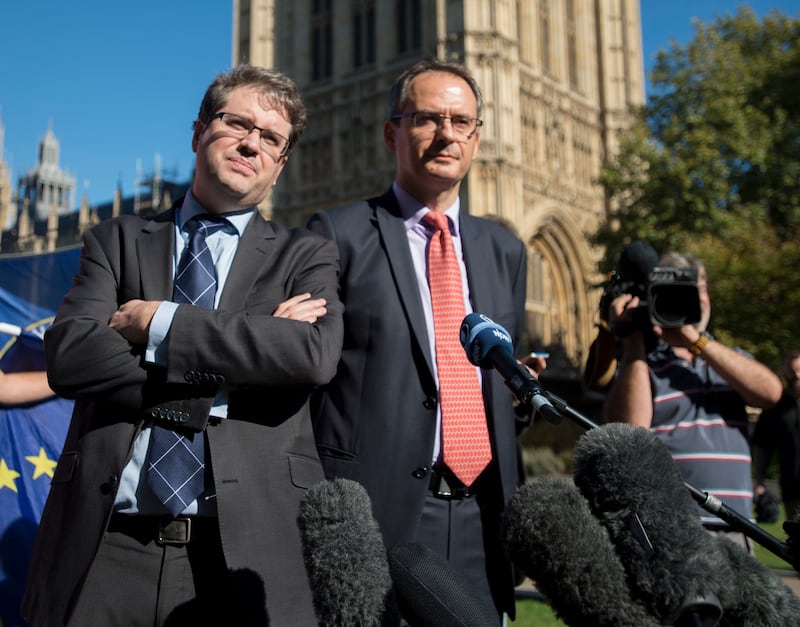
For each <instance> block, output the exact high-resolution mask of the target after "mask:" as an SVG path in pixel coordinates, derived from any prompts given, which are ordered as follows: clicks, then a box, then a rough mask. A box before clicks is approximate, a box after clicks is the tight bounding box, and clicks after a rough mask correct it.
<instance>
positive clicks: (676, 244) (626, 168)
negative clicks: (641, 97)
mask: <svg viewBox="0 0 800 627" xmlns="http://www.w3.org/2000/svg"><path fill="white" fill-rule="evenodd" d="M650 79H651V83H652V86H653V93H652V94H651V95H650V96H649V98H648V101H647V105H646V106H645V107H644V108H643V109H642V110H641V111H639V112H638V117H637V121H636V122H635V124H634V125H633V127H632V128H631V129H630V131H629V132H628V133H626V135H625V136H624V137H623V138H622V141H621V144H620V148H619V151H618V153H617V154H616V155H615V156H614V158H613V159H612V160H611V161H609V162H608V163H607V164H605V165H604V167H603V169H602V172H601V179H600V182H601V184H602V185H603V186H604V189H605V191H606V194H607V196H608V198H609V201H610V202H609V206H610V207H612V209H611V210H610V212H609V215H608V216H607V220H606V222H605V223H604V224H603V225H602V226H601V227H600V229H599V230H598V232H597V234H596V243H597V244H600V245H602V246H604V247H605V251H606V253H605V257H604V259H603V261H602V267H601V270H604V271H608V270H610V269H612V268H613V267H614V265H615V263H616V260H617V258H618V256H619V253H620V251H621V250H622V248H623V247H624V245H625V244H627V243H628V242H630V241H632V240H634V239H641V240H644V241H646V242H649V243H650V244H652V245H653V247H654V248H655V249H656V250H657V251H659V252H665V251H667V250H687V251H691V252H693V253H695V254H696V255H698V256H699V257H700V258H701V259H703V260H704V261H705V262H706V264H707V266H708V269H709V275H710V285H711V294H712V305H713V311H714V313H713V316H712V326H713V330H714V332H715V333H716V334H718V335H720V336H721V337H723V338H725V339H726V340H728V341H731V342H735V343H737V344H740V345H742V346H744V347H745V348H747V349H749V350H751V351H752V352H753V353H754V354H756V356H757V357H759V358H760V359H762V360H764V361H765V362H766V363H769V364H770V365H772V366H777V364H778V363H779V361H780V355H781V354H782V353H783V352H784V351H785V350H787V349H789V348H798V347H800V328H798V325H797V324H796V323H795V318H796V314H797V312H798V305H800V302H798V301H800V266H798V263H800V243H798V242H800V240H799V239H798V235H800V106H798V103H800V20H798V19H796V18H795V19H793V18H790V17H789V16H786V15H783V14H781V13H778V12H772V13H770V14H769V15H768V16H767V17H765V18H764V20H763V21H761V22H760V21H759V20H758V19H757V18H756V16H755V15H754V13H753V12H752V11H751V10H750V9H749V8H747V7H741V8H740V9H739V11H738V13H736V14H735V15H731V14H728V15H725V16H720V17H718V18H716V19H715V21H714V22H712V23H703V22H700V21H697V22H695V36H694V39H693V40H692V41H690V42H689V43H688V44H687V45H686V46H681V45H679V44H677V43H672V44H671V46H670V48H669V49H668V50H662V51H661V52H660V53H659V54H658V56H657V59H656V63H655V65H654V68H653V71H652V72H651V74H650Z"/></svg>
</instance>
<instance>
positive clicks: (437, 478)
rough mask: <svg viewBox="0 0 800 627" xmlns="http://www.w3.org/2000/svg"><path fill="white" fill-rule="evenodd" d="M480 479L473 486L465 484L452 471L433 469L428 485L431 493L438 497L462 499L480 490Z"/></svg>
mask: <svg viewBox="0 0 800 627" xmlns="http://www.w3.org/2000/svg"><path fill="white" fill-rule="evenodd" d="M479 481H480V480H479V479H476V480H475V483H473V484H472V485H471V486H469V487H467V486H465V485H464V484H463V483H462V482H461V481H460V480H459V479H457V478H456V477H455V475H453V474H452V473H449V472H441V471H438V470H431V481H430V483H429V484H428V487H429V488H430V490H431V494H433V496H435V497H436V498H437V499H446V500H460V499H467V498H469V497H471V496H475V494H477V491H478V483H479Z"/></svg>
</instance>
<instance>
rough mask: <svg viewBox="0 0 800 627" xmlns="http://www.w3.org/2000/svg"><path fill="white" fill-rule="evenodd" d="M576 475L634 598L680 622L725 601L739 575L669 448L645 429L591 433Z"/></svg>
mask: <svg viewBox="0 0 800 627" xmlns="http://www.w3.org/2000/svg"><path fill="white" fill-rule="evenodd" d="M573 472H574V478H575V484H576V485H577V486H578V489H579V490H580V491H581V493H582V494H583V495H584V497H586V500H587V501H588V502H589V506H590V508H591V510H592V512H593V513H594V515H595V516H596V517H597V518H598V519H599V520H600V521H601V522H602V523H603V525H604V526H605V528H606V529H607V530H608V532H609V536H610V537H611V540H612V542H613V543H614V545H615V547H616V550H617V555H619V558H620V561H621V562H622V564H623V566H624V567H625V569H626V571H627V573H628V581H629V582H630V585H631V588H632V592H633V594H634V595H635V596H636V597H637V598H638V599H639V600H641V601H642V602H643V603H644V604H645V606H646V607H647V608H648V609H649V610H650V612H652V613H653V614H654V615H655V616H656V617H657V618H658V619H659V620H661V621H663V622H665V623H667V624H669V623H671V622H674V621H675V620H676V619H677V618H678V616H679V615H680V613H681V612H682V611H683V608H684V607H685V604H686V603H687V602H689V601H693V600H697V599H709V600H713V599H718V600H719V601H720V602H722V600H723V599H724V598H726V595H727V591H728V587H729V586H730V584H731V582H732V580H733V578H734V576H735V573H734V572H733V569H732V568H731V566H730V564H729V562H728V560H727V559H726V558H725V556H723V555H722V554H721V553H720V552H719V551H716V550H714V547H713V543H712V540H711V537H710V535H709V534H708V533H707V532H706V531H705V529H704V528H703V526H702V524H701V523H700V518H699V517H698V516H697V513H696V510H695V508H694V504H693V501H692V499H691V496H690V495H689V492H688V490H687V489H686V486H685V484H684V482H683V480H682V479H681V477H680V474H679V473H678V470H677V468H676V467H675V463H674V462H673V460H672V457H671V455H670V453H669V451H668V450H667V448H666V446H664V444H663V443H662V442H661V441H659V440H658V439H657V438H656V437H655V436H654V435H653V434H651V433H650V432H649V431H648V430H647V429H642V428H641V427H634V426H631V425H627V424H608V425H605V426H603V427H599V428H597V429H590V430H589V431H587V432H586V433H584V434H583V435H582V436H581V437H580V438H579V439H578V441H577V442H576V445H575V450H574V457H573Z"/></svg>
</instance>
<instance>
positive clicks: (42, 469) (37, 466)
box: [25, 448, 58, 479]
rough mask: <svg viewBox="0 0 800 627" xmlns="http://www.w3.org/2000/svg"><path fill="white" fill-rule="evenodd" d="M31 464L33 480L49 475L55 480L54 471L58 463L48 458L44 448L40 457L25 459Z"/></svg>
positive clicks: (27, 457) (34, 456) (31, 456)
mask: <svg viewBox="0 0 800 627" xmlns="http://www.w3.org/2000/svg"><path fill="white" fill-rule="evenodd" d="M25 459H27V460H28V461H29V462H30V463H31V464H33V478H34V479H38V478H39V477H41V476H42V475H47V476H48V477H50V478H51V479H52V478H53V469H54V468H55V467H56V464H57V463H58V462H56V461H53V460H52V459H49V458H48V457H47V453H45V452H44V448H40V449H39V454H38V455H27V456H26V457H25Z"/></svg>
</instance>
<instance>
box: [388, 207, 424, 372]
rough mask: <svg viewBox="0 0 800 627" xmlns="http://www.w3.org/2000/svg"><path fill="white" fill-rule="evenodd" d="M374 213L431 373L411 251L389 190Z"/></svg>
mask: <svg viewBox="0 0 800 627" xmlns="http://www.w3.org/2000/svg"><path fill="white" fill-rule="evenodd" d="M375 214H376V219H377V222H378V230H379V232H380V235H381V239H382V240H383V243H384V246H386V255H387V257H388V259H389V266H390V268H391V272H392V276H393V277H394V282H395V285H396V286H397V292H398V294H399V296H400V301H401V302H402V303H403V308H404V309H405V313H406V317H407V318H408V324H409V327H410V329H411V335H412V336H413V337H414V338H415V339H416V341H417V343H418V344H419V346H420V348H421V350H422V354H423V355H424V356H425V362H426V364H427V365H428V369H429V370H430V372H431V373H433V357H432V356H431V354H430V348H429V346H430V345H429V343H428V330H427V326H426V324H425V313H424V311H423V309H422V301H421V299H420V297H419V286H418V285H417V279H416V273H415V272H414V263H413V262H412V261H411V251H410V250H409V249H408V237H407V236H406V229H405V225H404V224H403V219H402V217H401V216H400V210H399V208H398V206H397V200H396V199H395V197H394V194H393V193H392V192H391V191H389V192H387V193H386V194H384V195H383V197H381V199H380V200H379V202H378V206H377V208H376V211H375Z"/></svg>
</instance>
